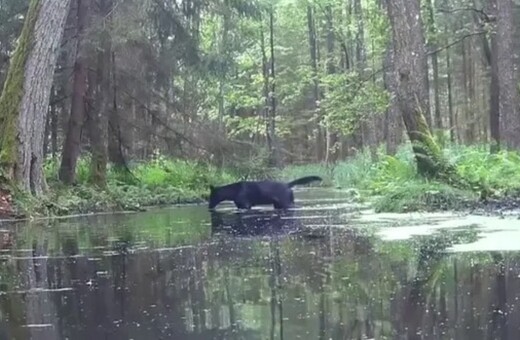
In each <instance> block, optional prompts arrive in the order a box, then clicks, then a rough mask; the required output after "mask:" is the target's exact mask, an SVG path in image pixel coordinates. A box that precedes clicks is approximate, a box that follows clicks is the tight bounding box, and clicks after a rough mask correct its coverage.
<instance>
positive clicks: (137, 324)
mask: <svg viewBox="0 0 520 340" xmlns="http://www.w3.org/2000/svg"><path fill="white" fill-rule="evenodd" d="M295 196H296V197H297V204H298V205H299V206H300V207H299V208H297V209H294V210H292V211H289V212H286V213H284V214H281V215H280V214H277V213H275V212H273V211H272V209H271V208H269V207H267V208H259V209H255V210H254V211H252V212H248V213H240V214H239V213H237V212H236V211H235V209H234V208H233V207H232V206H231V205H223V206H222V207H221V208H220V209H219V213H217V214H212V215H211V214H210V213H209V212H208V211H207V210H206V208H205V207H204V206H200V207H197V206H188V207H181V208H169V209H156V210H152V211H149V212H145V213H136V214H115V215H103V216H89V217H81V218H74V219H63V220H57V221H52V222H50V221H46V222H44V221H40V222H33V223H18V224H5V223H4V224H0V339H2V340H3V339H44V340H45V339H71V340H73V339H74V340H75V339H135V340H141V339H518V338H519V335H520V311H519V305H518V304H519V298H520V261H519V260H520V220H518V219H517V218H516V217H515V216H511V217H507V218H502V219H501V218H495V217H481V216H462V215H457V214H449V213H443V214H373V213H372V212H371V211H370V210H368V209H367V207H366V206H364V205H362V204H353V203H350V202H349V201H348V200H347V199H345V196H347V194H346V193H345V192H339V191H329V190H302V191H298V192H296V194H295Z"/></svg>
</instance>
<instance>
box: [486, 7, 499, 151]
mask: <svg viewBox="0 0 520 340" xmlns="http://www.w3.org/2000/svg"><path fill="white" fill-rule="evenodd" d="M496 1H497V0H490V1H489V7H490V13H491V14H492V15H496V11H497V3H496ZM490 36H491V54H490V62H491V82H490V88H489V132H490V135H491V136H490V142H491V143H490V144H491V146H490V152H491V153H495V152H498V150H500V144H501V143H500V135H501V133H500V132H501V131H500V107H499V96H500V87H499V86H500V83H499V81H498V53H497V52H498V42H497V39H498V37H497V33H496V30H495V29H492V30H491V32H490Z"/></svg>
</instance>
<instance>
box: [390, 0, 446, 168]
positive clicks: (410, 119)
mask: <svg viewBox="0 0 520 340" xmlns="http://www.w3.org/2000/svg"><path fill="white" fill-rule="evenodd" d="M387 8H388V14H389V18H390V23H391V26H392V37H393V44H394V62H395V72H396V76H397V88H396V99H397V103H398V105H399V108H400V110H401V113H402V116H403V121H404V124H405V126H406V131H407V133H408V136H409V138H410V140H411V142H412V145H413V150H414V153H415V157H416V160H417V168H418V171H419V173H420V174H422V175H426V176H429V177H443V176H444V175H447V173H448V171H447V170H448V169H446V163H445V162H444V161H443V160H442V157H441V151H440V149H439V147H438V145H437V144H436V143H435V141H434V140H433V138H432V135H431V132H430V129H429V127H428V124H427V122H426V119H425V116H429V100H428V82H427V78H428V62H427V56H426V51H425V46H424V32H423V25H422V21H421V15H420V4H419V1H418V0H391V1H390V0H387Z"/></svg>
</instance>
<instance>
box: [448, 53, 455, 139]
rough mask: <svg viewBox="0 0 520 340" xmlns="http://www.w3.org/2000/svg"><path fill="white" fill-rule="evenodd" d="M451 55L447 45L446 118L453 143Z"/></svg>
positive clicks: (453, 119)
mask: <svg viewBox="0 0 520 340" xmlns="http://www.w3.org/2000/svg"><path fill="white" fill-rule="evenodd" d="M451 72H452V69H451V55H450V48H449V47H448V48H447V49H446V73H447V79H446V82H447V83H448V116H449V117H448V118H449V124H450V141H451V142H452V143H453V142H455V132H456V130H455V129H456V127H455V116H454V113H453V90H452V88H451Z"/></svg>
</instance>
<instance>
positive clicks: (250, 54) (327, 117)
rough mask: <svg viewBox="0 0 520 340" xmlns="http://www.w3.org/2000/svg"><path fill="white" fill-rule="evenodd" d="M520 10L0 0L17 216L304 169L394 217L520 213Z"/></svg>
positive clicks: (456, 2)
mask: <svg viewBox="0 0 520 340" xmlns="http://www.w3.org/2000/svg"><path fill="white" fill-rule="evenodd" d="M516 20H520V11H519V8H518V6H517V5H516V4H515V3H514V2H513V1H512V0H453V1H447V0H438V1H434V0H422V1H421V0H392V1H389V0H386V1H385V0H255V1H248V0H166V1H159V0H0V83H1V84H2V87H1V89H2V90H1V91H2V92H1V96H0V216H13V215H14V216H22V215H23V216H25V215H68V214H75V213H86V212H95V211H104V210H114V209H116V210H141V209H143V208H145V207H147V206H156V205H168V204H176V203H190V202H204V201H205V199H207V195H208V191H209V189H208V188H209V186H210V185H222V184H227V183H230V182H233V181H238V180H243V179H248V180H250V179H264V178H278V179H284V180H289V179H294V178H296V177H297V176H303V175H320V176H322V177H323V178H324V179H325V180H324V181H323V182H322V183H321V184H320V185H324V186H334V187H337V188H341V189H345V195H352V197H353V198H354V199H357V200H369V201H370V202H372V203H373V204H374V206H375V208H376V210H377V211H396V212H402V211H411V210H429V211H431V210H437V209H462V208H468V207H475V206H479V205H481V204H484V203H486V204H487V203H489V202H498V204H499V205H500V204H502V205H516V202H517V201H519V200H518V199H517V198H518V197H520V191H519V189H520V155H519V154H518V150H517V148H518V147H519V146H520V114H519V110H520V107H519V100H518V95H519V90H520V87H519V85H518V71H517V70H518V64H519V63H520V57H519V53H518V50H519V49H520V46H519V44H520V26H519V25H518V24H517V23H516ZM493 206H494V207H496V206H497V205H496V204H495V205H493Z"/></svg>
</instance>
